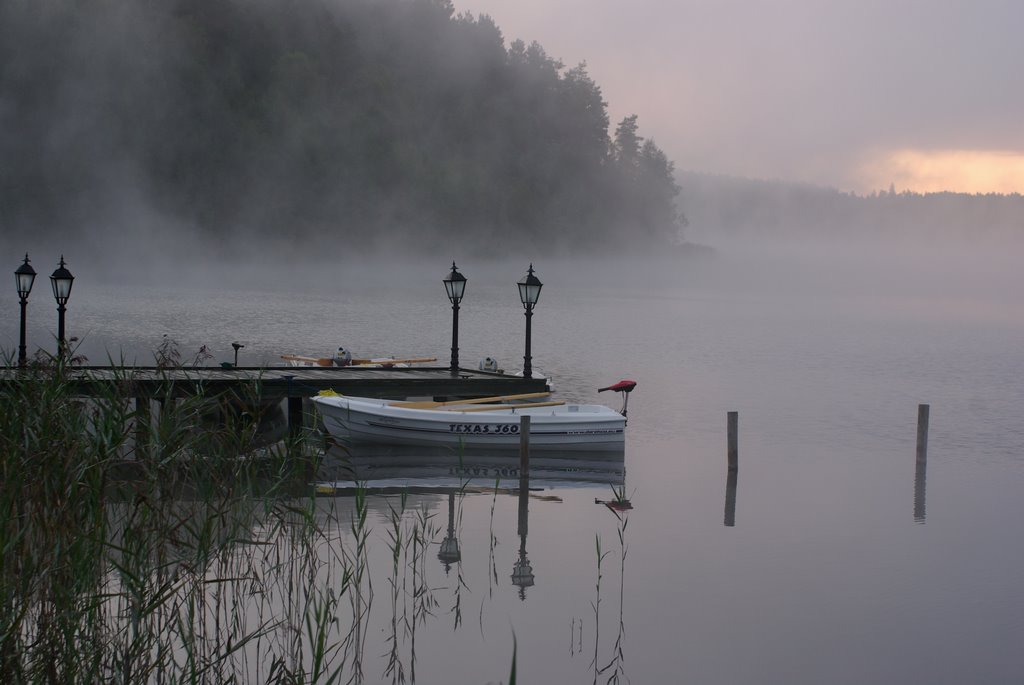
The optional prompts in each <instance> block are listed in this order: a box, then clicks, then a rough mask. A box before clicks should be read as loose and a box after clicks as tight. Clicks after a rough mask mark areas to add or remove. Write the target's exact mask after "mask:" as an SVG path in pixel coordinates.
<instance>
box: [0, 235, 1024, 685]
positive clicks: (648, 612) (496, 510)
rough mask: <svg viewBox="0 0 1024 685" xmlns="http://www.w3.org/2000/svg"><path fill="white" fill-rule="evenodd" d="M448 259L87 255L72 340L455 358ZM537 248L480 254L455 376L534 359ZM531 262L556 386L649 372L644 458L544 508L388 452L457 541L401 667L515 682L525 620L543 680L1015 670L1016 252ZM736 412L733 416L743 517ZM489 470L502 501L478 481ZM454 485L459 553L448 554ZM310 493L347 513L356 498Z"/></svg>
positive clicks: (9, 336) (886, 676) (388, 612)
mask: <svg viewBox="0 0 1024 685" xmlns="http://www.w3.org/2000/svg"><path fill="white" fill-rule="evenodd" d="M68 257H69V260H72V257H71V256H70V255H69V256H68ZM16 266H17V260H14V261H12V262H11V268H12V270H13V268H14V267H16ZM76 266H78V268H75V267H76ZM447 266H448V265H447V264H446V263H444V262H443V261H442V262H440V263H437V264H429V265H427V266H424V265H423V264H413V265H410V264H408V263H392V262H390V261H389V260H387V259H386V258H374V259H368V260H367V261H366V262H365V263H362V264H358V265H356V264H333V265H325V264H320V265H317V266H310V267H306V268H302V269H299V268H295V267H292V268H288V269H283V268H281V267H273V266H270V265H268V266H266V267H265V268H263V269H259V270H251V271H248V272H245V273H243V272H241V271H240V270H231V271H230V272H229V273H222V274H221V275H219V276H213V275H212V273H213V272H206V273H205V274H203V277H202V279H201V280H199V281H197V280H195V279H194V278H193V276H194V275H193V274H183V275H182V276H183V277H182V281H181V282H179V283H175V284H168V282H169V280H168V281H165V282H164V283H163V284H162V285H159V286H139V285H134V286H132V287H127V288H126V287H121V286H117V285H112V284H103V283H100V274H99V273H98V271H97V272H93V273H91V272H90V269H89V268H88V267H87V266H85V265H75V264H74V262H73V261H69V267H70V268H71V269H72V270H73V271H74V272H75V275H76V277H77V280H76V283H75V289H74V293H73V295H72V298H71V302H70V304H69V313H68V331H69V335H75V336H78V337H80V338H82V343H81V345H80V351H81V352H82V353H84V354H85V355H86V356H88V358H89V361H90V363H94V364H96V363H103V362H104V361H105V359H106V356H107V354H108V353H109V354H110V355H112V356H113V357H115V358H116V357H119V356H120V355H121V354H123V355H124V356H125V358H126V359H127V360H128V361H131V360H133V359H135V360H137V361H138V362H139V363H152V353H151V350H153V349H155V348H156V346H157V345H158V344H159V343H160V340H161V336H162V335H163V334H167V335H169V336H171V337H173V338H175V339H176V340H177V341H178V342H179V344H180V348H181V351H182V354H183V356H184V357H186V358H188V357H190V356H191V355H193V354H194V353H195V352H196V350H198V348H199V346H200V345H204V344H205V345H208V346H209V347H210V349H211V351H212V353H213V354H214V359H213V360H211V362H210V363H215V362H219V361H225V360H230V359H231V358H232V354H233V353H232V350H231V346H230V343H231V341H233V340H240V341H242V342H243V343H245V345H246V347H245V348H244V349H243V350H242V351H241V354H240V358H239V361H240V363H242V364H246V365H248V364H255V363H261V362H263V363H273V362H274V361H276V360H277V357H278V355H280V354H282V353H301V354H313V355H318V356H320V355H322V356H328V355H329V354H330V353H331V352H332V351H333V350H334V349H335V348H336V347H337V346H339V345H344V346H346V347H348V348H349V349H351V350H352V351H353V352H354V353H355V354H356V355H357V356H362V355H384V354H394V355H415V356H422V355H429V356H436V357H438V359H439V360H441V363H442V365H443V364H444V363H446V362H447V359H448V357H449V354H450V351H449V347H450V326H451V319H450V313H451V310H450V306H449V304H448V302H447V300H446V298H445V296H444V290H443V287H442V284H441V282H440V280H441V278H442V275H443V274H444V272H445V270H446V267H447ZM526 266H527V265H526V264H525V263H524V264H518V263H517V264H513V265H510V264H505V263H498V262H488V261H482V260H481V261H476V262H474V260H472V259H470V258H467V259H466V260H459V267H460V269H461V270H462V271H463V273H464V274H465V275H466V276H467V278H468V279H469V283H468V286H467V290H466V297H465V300H464V302H463V306H462V310H461V317H460V332H461V340H460V344H461V359H462V363H463V365H464V366H474V367H475V366H476V363H477V361H478V360H479V359H481V358H483V357H485V356H491V357H495V358H496V359H498V361H499V362H500V364H501V366H503V367H504V368H505V369H506V370H510V371H511V370H515V369H518V368H519V367H520V366H521V363H522V347H523V327H524V321H523V316H522V307H521V305H520V304H519V302H518V294H517V290H516V287H515V281H516V280H517V279H518V278H519V277H520V276H521V275H522V273H523V272H525V267H526ZM534 266H535V267H536V269H537V275H538V276H539V277H540V278H541V279H542V280H543V281H544V283H545V285H544V290H543V292H542V294H541V298H540V304H539V306H538V308H537V309H536V312H535V316H534V319H533V328H534V339H533V355H534V366H535V368H539V369H540V370H542V371H543V372H545V373H546V374H548V375H550V376H551V377H552V378H553V380H554V383H555V386H556V392H557V396H558V398H560V399H566V400H571V401H591V402H592V401H600V402H602V403H608V404H611V405H612V406H616V407H617V397H608V393H605V394H602V395H598V394H597V393H596V388H597V387H599V386H602V385H608V384H611V383H613V382H615V381H618V380H620V379H623V378H630V379H634V380H636V381H637V382H638V387H637V390H636V391H635V392H634V393H633V395H632V397H631V400H630V406H629V410H630V411H629V425H628V428H627V442H626V450H625V455H624V471H625V473H624V476H623V475H622V474H621V473H618V472H617V471H616V467H615V465H614V464H613V465H611V466H609V467H605V468H603V469H602V468H584V469H582V470H581V471H579V472H574V471H571V470H564V471H558V470H556V471H554V472H552V473H548V474H545V477H544V478H538V479H535V480H534V481H533V482H532V483H531V488H537V489H536V490H533V491H531V497H529V498H528V500H526V501H527V503H528V511H527V512H525V514H526V520H525V521H524V520H523V516H522V515H523V513H524V512H523V511H522V510H521V506H520V499H519V498H518V497H517V496H516V495H515V494H514V493H513V492H511V490H512V489H514V488H516V487H517V481H515V480H514V478H508V477H509V476H510V475H514V474H513V472H512V471H509V470H508V469H504V470H503V468H504V467H502V465H501V464H498V465H495V464H485V465H483V466H480V465H479V464H478V465H476V466H475V467H474V466H473V465H472V464H470V465H469V468H466V469H463V470H461V471H460V470H457V469H455V470H448V471H445V470H444V469H443V468H441V469H434V470H430V471H423V472H421V473H417V472H416V470H415V469H409V468H400V467H403V466H407V464H405V463H404V462H391V463H390V464H391V465H393V466H395V468H393V469H391V470H387V469H384V466H387V465H388V464H389V463H388V462H382V464H383V465H384V466H382V467H381V468H382V469H384V470H382V471H381V472H380V473H378V474H377V475H378V476H384V477H389V478H397V479H400V480H402V481H403V482H407V483H410V482H411V483H414V484H417V485H418V486H420V488H421V489H419V490H416V491H414V492H413V494H411V495H410V496H409V498H408V500H407V502H406V510H407V511H410V512H415V511H418V510H420V511H422V510H424V509H425V511H426V513H427V514H429V515H430V516H432V518H431V519H430V520H431V522H432V524H433V525H434V526H435V527H436V529H437V531H436V532H437V534H436V536H435V537H434V539H433V540H431V545H430V547H429V549H428V550H427V552H426V563H425V564H423V569H425V571H424V573H425V574H426V575H425V576H424V577H423V578H422V581H423V583H424V586H425V587H426V588H429V592H430V593H431V594H430V600H431V603H430V605H429V614H428V615H426V617H425V619H424V620H423V621H422V622H421V623H420V624H418V625H417V626H416V630H415V633H414V635H410V634H409V633H408V631H406V632H404V633H401V634H400V637H399V646H400V650H399V655H400V656H399V658H400V660H401V661H402V662H403V663H404V664H405V675H406V677H410V676H412V675H413V673H412V671H413V670H414V675H415V680H416V681H417V682H422V683H486V682H499V681H507V679H508V671H509V665H510V663H511V659H512V651H513V636H514V639H515V644H516V648H517V654H518V677H519V678H520V682H530V683H555V682H559V683H584V682H586V683H590V682H594V681H595V680H596V681H598V682H606V681H608V680H610V679H611V680H614V679H615V678H618V679H619V680H620V681H622V682H627V681H628V682H633V683H676V682H679V683H683V682H686V683H786V684H792V683H815V684H817V683H851V684H853V683H856V684H861V683H905V682H922V683H924V682H927V683H957V684H959V683H1010V682H1024V649H1022V644H1024V583H1022V582H1021V571H1022V569H1024V544H1022V543H1021V540H1022V522H1024V305H1022V303H1021V302H1022V298H1021V295H1022V294H1024V289H1022V285H1024V279H1022V278H1020V277H1019V276H1018V275H1017V272H1018V270H1017V269H1016V268H1015V267H1014V264H1013V260H1012V259H1009V258H1000V257H998V256H993V255H959V256H954V257H948V258H947V257H940V256H938V255H936V254H933V253H932V254H925V255H923V256H920V257H918V258H916V259H896V258H891V259H870V260H866V261H864V260H848V261H840V262H836V261H834V260H829V259H825V258H823V257H822V255H816V254H814V253H813V252H811V251H807V252H805V253H802V254H798V255H796V256H793V255H790V256H788V257H786V258H779V259H775V258H771V257H768V256H763V255H761V256H758V255H751V256H750V257H749V258H748V257H739V256H737V257H731V256H724V257H721V258H719V259H718V260H716V261H713V262H710V263H705V264H688V263H682V264H678V265H675V266H667V265H665V264H658V265H650V264H646V263H643V262H629V263H617V262H613V261H606V262H593V263H587V264H580V263H567V262H555V261H554V260H551V261H544V260H542V259H538V260H536V261H535V263H534ZM37 268H39V267H38V266H37ZM45 280H46V279H45V278H43V279H40V280H39V281H38V282H37V285H36V292H34V293H33V295H32V298H31V299H30V318H29V326H30V333H31V335H30V345H31V346H40V345H42V346H47V347H50V348H52V346H53V345H52V335H53V331H54V330H55V328H56V312H55V307H54V305H53V301H52V299H51V296H50V293H49V283H47V282H45ZM13 289H14V288H13V285H12V286H11V287H10V288H8V289H7V290H10V291H13ZM12 295H13V292H11V293H8V292H6V291H5V292H4V293H2V294H0V305H2V306H3V307H4V310H5V311H7V312H8V313H9V315H8V316H7V317H4V323H3V327H2V328H0V346H2V347H3V348H4V349H6V350H13V349H15V346H16V344H17V329H16V325H17V317H16V314H17V303H16V301H15V300H14V299H13V297H12ZM919 403H928V404H930V405H931V431H930V435H929V452H928V465H927V473H926V474H921V473H915V439H916V422H917V411H918V404H919ZM728 411H738V412H739V433H740V468H739V475H738V483H737V487H736V490H735V493H734V498H735V511H734V513H733V514H732V515H731V516H729V514H728V512H727V511H726V508H727V470H726V414H727V412H728ZM620 466H621V465H620ZM474 468H475V469H476V470H475V471H474V470H473V469H474ZM417 475H421V476H429V478H419V479H416V478H415V476H417ZM496 477H498V478H505V480H502V481H501V482H500V483H499V485H500V488H499V493H498V494H497V495H495V494H493V493H491V492H486V491H484V490H486V488H487V487H488V486H493V485H494V483H495V478H496ZM615 483H619V484H621V485H622V486H623V487H624V488H625V492H626V494H627V496H628V497H629V499H630V500H631V502H632V504H633V509H632V510H630V511H628V512H627V513H624V514H621V515H617V514H616V512H613V511H611V510H610V509H609V508H607V507H606V506H604V505H602V504H599V503H596V502H595V499H599V500H608V499H612V497H613V494H614V493H613V491H612V484H615ZM453 484H454V485H453ZM455 486H465V487H463V489H462V490H460V491H459V492H457V493H456V494H455V495H454V496H452V497H451V498H450V497H449V493H450V492H452V491H453V489H454V487H455ZM505 488H508V489H509V490H506V489H505ZM396 500H397V498H396V497H395V496H391V497H387V498H385V497H383V496H372V497H371V498H370V502H369V508H370V523H371V526H372V527H373V532H372V533H371V536H370V552H369V559H370V564H369V566H370V569H371V571H373V572H374V573H375V574H377V578H378V580H377V581H375V582H376V584H375V586H374V587H375V593H376V594H375V597H376V598H375V599H374V605H373V608H372V613H371V616H370V620H369V621H368V624H367V626H366V634H367V637H366V649H365V655H364V663H363V672H364V676H365V682H368V683H374V682H390V681H391V680H392V679H393V673H392V674H387V673H386V669H387V664H388V656H387V655H388V652H389V650H390V649H391V647H392V645H391V644H390V643H389V642H388V631H387V630H386V626H388V625H389V622H390V620H391V618H392V617H393V614H394V612H393V610H392V606H391V603H390V599H389V598H388V597H389V593H390V589H389V587H388V584H387V580H386V578H387V575H388V572H389V570H390V568H391V559H390V551H389V547H388V544H387V539H386V530H387V528H388V525H389V507H395V506H397V505H396ZM450 500H451V505H452V506H451V512H452V513H453V515H454V518H453V529H454V533H455V537H456V538H457V542H458V549H459V552H460V560H459V561H457V562H455V563H450V564H448V566H447V568H446V565H445V564H444V563H443V562H442V561H441V560H440V559H438V553H439V551H440V550H441V543H442V538H444V537H445V535H446V532H447V526H448V521H449V511H450V509H449V504H450ZM318 505H319V506H320V507H321V508H322V509H323V511H324V512H325V516H324V520H325V521H333V520H341V521H345V520H347V519H346V518H345V516H346V514H345V513H344V512H345V511H346V508H351V507H352V500H351V499H350V498H346V497H324V498H322V500H320V501H319V502H318ZM329 511H330V512H333V513H332V514H328V513H327V512H329ZM339 511H341V512H342V514H341V516H340V519H338V512H339ZM727 518H729V519H731V520H729V521H728V522H729V523H732V524H733V525H726V523H727ZM523 523H526V524H528V525H527V534H526V536H525V540H524V539H523V538H522V537H521V536H520V532H521V531H522V524H523ZM341 534H342V535H344V531H342V532H341ZM524 543H525V544H524ZM598 545H599V547H600V551H601V553H602V555H603V558H602V560H601V563H600V565H599V563H598V551H597V550H598ZM521 549H524V550H525V553H526V555H527V557H528V559H529V562H530V564H531V566H532V572H533V576H534V577H533V584H532V586H528V587H525V588H522V589H521V588H519V587H517V586H516V585H514V584H513V582H512V578H511V576H512V573H513V569H514V567H515V565H516V562H517V560H518V559H519V557H520V552H521ZM599 574H600V576H599ZM602 669H603V670H602Z"/></svg>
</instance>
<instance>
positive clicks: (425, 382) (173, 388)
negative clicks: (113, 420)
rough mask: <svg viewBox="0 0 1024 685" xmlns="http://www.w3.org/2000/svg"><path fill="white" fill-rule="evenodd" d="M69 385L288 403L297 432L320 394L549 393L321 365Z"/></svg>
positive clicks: (80, 389)
mask: <svg viewBox="0 0 1024 685" xmlns="http://www.w3.org/2000/svg"><path fill="white" fill-rule="evenodd" d="M33 373H34V372H33V371H32V370H25V371H24V372H23V371H22V370H20V369H18V368H16V367H2V368H0V384H6V383H11V382H17V381H18V379H19V377H21V378H22V379H24V378H31V377H32V374H33ZM66 373H67V377H66V380H67V382H69V383H70V384H71V386H72V387H73V388H74V392H75V393H76V394H80V395H83V396H91V395H96V394H100V393H102V392H103V391H104V390H105V389H108V388H109V387H110V386H111V385H116V386H118V387H119V389H120V391H121V392H122V393H123V394H124V395H126V396H129V397H135V398H136V401H137V402H138V403H140V406H141V403H145V405H146V406H148V404H149V400H152V399H158V400H164V399H173V398H182V397H190V396H196V395H203V396H207V397H213V396H218V395H223V394H227V393H233V394H235V395H236V396H238V397H240V398H258V399H259V401H260V402H274V401H280V400H283V399H287V400H288V419H289V424H290V425H292V426H293V427H296V426H298V425H301V414H302V400H303V398H306V397H312V396H314V395H316V394H317V393H319V392H320V391H321V390H333V391H334V392H338V393H341V394H343V395H355V396H358V397H380V398H389V399H402V398H405V397H432V398H435V399H449V398H456V397H488V396H492V395H512V394H520V393H530V392H543V391H545V390H547V380H546V379H544V378H522V377H521V376H510V375H506V374H501V373H493V372H488V371H476V370H471V369H459V372H458V374H456V375H452V373H451V369H450V368H448V367H427V368H424V367H415V368H414V367H409V368H390V369H388V368H363V367H354V366H349V367H324V366H263V367H231V368H224V367H220V366H199V367H177V368H158V367H153V366H128V367H109V366H76V367H69V368H67V369H66Z"/></svg>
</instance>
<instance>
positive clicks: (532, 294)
mask: <svg viewBox="0 0 1024 685" xmlns="http://www.w3.org/2000/svg"><path fill="white" fill-rule="evenodd" d="M543 286H544V284H543V283H541V282H540V279H539V278H537V277H536V276H534V275H533V264H530V270H529V271H527V272H526V275H525V276H523V277H522V278H521V279H520V280H519V299H520V300H522V302H523V307H524V308H525V309H526V356H525V357H523V378H533V366H532V365H531V363H530V362H531V359H532V357H531V356H530V319H532V318H533V308H534V307H535V306H536V305H537V300H538V299H539V298H540V289H541V288H542V287H543Z"/></svg>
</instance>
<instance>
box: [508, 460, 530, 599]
mask: <svg viewBox="0 0 1024 685" xmlns="http://www.w3.org/2000/svg"><path fill="white" fill-rule="evenodd" d="M529 525H530V476H529V474H527V472H526V471H525V470H522V471H521V472H520V476H519V525H518V527H517V528H518V530H517V532H518V534H519V558H518V559H516V563H515V564H514V565H513V567H512V584H513V585H515V586H517V587H518V588H519V599H521V600H524V601H525V600H526V588H528V587H532V586H533V580H534V576H533V566H532V565H531V564H530V560H529V559H527V557H526V534H527V532H528V530H529Z"/></svg>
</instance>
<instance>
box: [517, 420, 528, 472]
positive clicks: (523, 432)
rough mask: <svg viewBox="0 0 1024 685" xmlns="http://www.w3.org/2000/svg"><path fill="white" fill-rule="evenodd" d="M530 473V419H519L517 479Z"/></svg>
mask: <svg viewBox="0 0 1024 685" xmlns="http://www.w3.org/2000/svg"><path fill="white" fill-rule="evenodd" d="M529 473H530V417H529V416H528V415H525V414H524V415H523V416H520V417H519V477H520V478H526V477H527V474H529Z"/></svg>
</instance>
